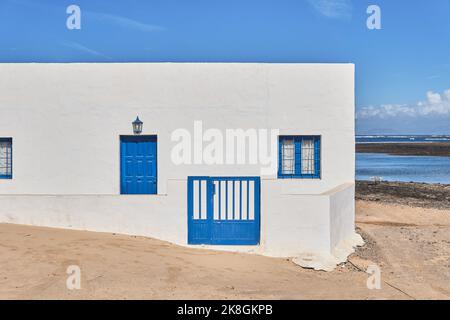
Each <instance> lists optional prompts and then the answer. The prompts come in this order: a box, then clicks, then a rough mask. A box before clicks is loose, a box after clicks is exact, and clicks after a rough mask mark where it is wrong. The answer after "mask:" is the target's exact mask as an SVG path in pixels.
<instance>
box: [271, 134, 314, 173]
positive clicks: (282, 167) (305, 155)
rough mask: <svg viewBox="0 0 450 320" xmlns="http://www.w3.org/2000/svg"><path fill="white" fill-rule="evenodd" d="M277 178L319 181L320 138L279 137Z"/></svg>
mask: <svg viewBox="0 0 450 320" xmlns="http://www.w3.org/2000/svg"><path fill="white" fill-rule="evenodd" d="M278 177H279V178H300V179H302V178H303V179H320V136H280V138H279V150H278Z"/></svg>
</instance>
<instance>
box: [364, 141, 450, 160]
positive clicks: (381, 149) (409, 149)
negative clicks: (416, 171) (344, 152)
mask: <svg viewBox="0 0 450 320" xmlns="http://www.w3.org/2000/svg"><path fill="white" fill-rule="evenodd" d="M356 152H358V153H386V154H390V155H404V156H406V155H408V156H444V157H450V142H429V143H420V142H418V143H414V142H410V143H402V142H399V143H397V142H395V143H378V142H376V143H357V144H356Z"/></svg>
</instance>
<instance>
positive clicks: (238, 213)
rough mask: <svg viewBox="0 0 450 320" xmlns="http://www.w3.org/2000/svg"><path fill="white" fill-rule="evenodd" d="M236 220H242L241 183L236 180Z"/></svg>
mask: <svg viewBox="0 0 450 320" xmlns="http://www.w3.org/2000/svg"><path fill="white" fill-rule="evenodd" d="M234 187H235V188H234V219H235V220H241V206H240V204H241V200H240V194H241V182H240V181H238V180H236V181H234Z"/></svg>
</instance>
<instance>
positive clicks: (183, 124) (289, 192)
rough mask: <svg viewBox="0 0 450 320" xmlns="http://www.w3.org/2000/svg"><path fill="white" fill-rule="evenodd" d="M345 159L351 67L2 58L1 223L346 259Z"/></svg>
mask: <svg viewBox="0 0 450 320" xmlns="http://www.w3.org/2000/svg"><path fill="white" fill-rule="evenodd" d="M137 115H138V116H139V118H140V119H141V120H142V121H143V130H142V133H140V134H138V135H137V134H134V132H133V130H132V121H133V120H135V118H136V116H137ZM183 129H184V130H183ZM237 129H243V130H242V131H240V132H239V130H237ZM261 129H262V130H261ZM264 129H265V130H264ZM228 133H230V136H229V137H228V135H227V134H228ZM239 133H240V134H241V135H242V134H244V138H245V136H246V137H247V139H246V140H242V141H240V142H241V144H240V142H239V137H238V139H237V140H236V141H235V147H236V148H237V149H236V150H235V149H233V150H235V154H234V156H235V157H233V156H232V155H233V153H232V152H231V156H230V150H231V149H229V150H227V149H226V145H227V143H229V142H230V141H229V140H230V139H229V138H230V137H233V134H234V136H235V137H236V136H238V135H239ZM187 134H189V135H190V136H191V139H190V140H189V141H187V140H186V135H187ZM220 137H222V138H223V140H221V141H218V140H217V139H219V138H220ZM255 137H256V140H255ZM271 137H272V138H274V139H273V140H270V139H271ZM265 138H267V139H265ZM219 140H220V139H219ZM243 141H244V142H246V145H245V148H247V149H248V150H247V149H245V148H244V147H243V146H242V142H243ZM255 141H256V142H255ZM267 141H268V142H267ZM270 141H271V143H270ZM183 142H184V143H185V144H184V146H185V147H186V146H188V147H189V144H186V142H190V147H191V148H188V149H189V150H188V149H186V148H184V149H180V147H181V146H183V145H182V143H183ZM266 142H267V143H266ZM213 143H214V146H215V148H212V149H213V150H212V152H211V145H212V144H213ZM221 143H223V148H222V149H223V152H220V150H222V149H221V148H219V147H220V146H221ZM208 145H209V149H208ZM264 145H265V146H266V147H267V148H263V146H264ZM252 147H256V149H254V150H253V151H251V150H250V149H251V148H252ZM239 148H241V149H239ZM243 148H244V149H243ZM270 148H272V149H270ZM219 149H220V150H219ZM266 149H267V150H266ZM239 150H241V151H239ZM246 150H247V152H246ZM263 151H267V152H265V153H264V152H263ZM271 151H273V152H271ZM261 154H268V155H272V157H269V158H267V157H263V156H262V155H261ZM208 155H209V156H208ZM242 155H244V161H243V159H242V158H241V159H239V157H240V156H242ZM252 157H253V158H252ZM220 159H223V161H221V160H220ZM233 159H234V162H233ZM252 159H253V160H252ZM268 159H269V160H270V161H269V160H268ZM183 161H184V162H183ZM255 161H256V162H255ZM354 161H355V160H354V66H353V65H352V64H259V63H255V64H247V63H126V64H115V63H111V64H110V63H107V64H77V63H73V64H44V63H43V64H0V222H4V223H18V224H29V225H39V226H49V227H61V228H73V229H82V230H92V231H105V232H117V233H124V234H133V235H142V236H149V237H154V238H158V239H162V240H166V241H170V242H173V243H176V244H180V245H191V246H199V245H201V246H202V247H205V246H206V247H208V248H210V247H212V248H218V249H225V250H240V251H247V252H256V253H260V254H264V255H270V256H281V257H298V256H301V257H305V256H311V257H321V258H325V259H328V258H331V259H335V258H336V260H342V259H343V258H345V257H346V256H347V255H348V254H349V253H350V252H351V251H352V247H353V246H354V245H356V244H357V243H358V242H359V240H360V238H359V236H357V235H356V233H355V230H354V229H355V225H354V220H355V217H354V211H355V209H354V172H355V168H354ZM271 164H272V167H271ZM271 168H272V170H270V169H271ZM188 185H189V186H188ZM188 189H189V190H188ZM313 260H314V259H313ZM305 261H306V260H305Z"/></svg>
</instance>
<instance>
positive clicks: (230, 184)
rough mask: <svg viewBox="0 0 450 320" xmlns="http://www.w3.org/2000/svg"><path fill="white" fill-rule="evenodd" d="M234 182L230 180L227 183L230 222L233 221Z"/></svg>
mask: <svg viewBox="0 0 450 320" xmlns="http://www.w3.org/2000/svg"><path fill="white" fill-rule="evenodd" d="M233 185H234V183H233V181H232V180H229V181H227V197H228V206H227V211H228V220H233V195H234V193H233Z"/></svg>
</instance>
